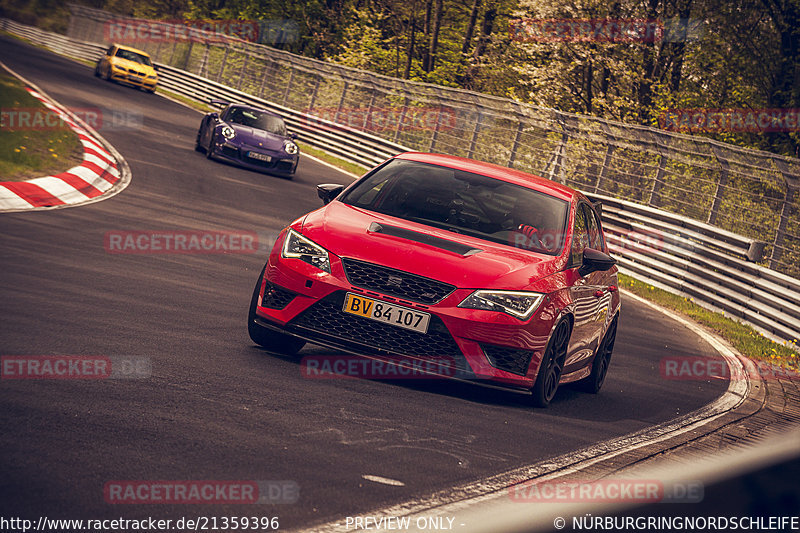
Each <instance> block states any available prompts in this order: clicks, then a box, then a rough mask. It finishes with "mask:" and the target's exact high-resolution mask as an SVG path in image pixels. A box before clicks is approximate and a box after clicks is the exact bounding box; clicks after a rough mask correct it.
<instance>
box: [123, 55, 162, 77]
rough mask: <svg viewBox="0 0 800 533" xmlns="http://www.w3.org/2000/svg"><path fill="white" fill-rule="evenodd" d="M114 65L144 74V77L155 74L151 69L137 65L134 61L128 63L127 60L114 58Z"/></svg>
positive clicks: (141, 64)
mask: <svg viewBox="0 0 800 533" xmlns="http://www.w3.org/2000/svg"><path fill="white" fill-rule="evenodd" d="M114 64H116V65H117V66H119V67H122V68H127V69H130V70H135V71H137V72H144V74H145V75H146V76H152V75H153V74H155V73H156V71H155V69H154V68H153V67H149V66H147V65H145V64H143V63H137V62H136V61H130V60H128V59H123V58H121V57H117V58H114Z"/></svg>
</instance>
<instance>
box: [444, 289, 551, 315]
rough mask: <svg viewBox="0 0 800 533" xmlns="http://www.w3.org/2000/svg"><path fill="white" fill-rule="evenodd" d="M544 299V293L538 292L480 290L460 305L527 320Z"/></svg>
mask: <svg viewBox="0 0 800 533" xmlns="http://www.w3.org/2000/svg"><path fill="white" fill-rule="evenodd" d="M542 299H544V294H539V293H538V292H522V291H487V290H479V291H475V292H473V293H472V294H470V295H469V296H467V297H466V298H465V299H464V301H463V302H461V303H460V304H458V306H459V307H463V308H467V309H486V310H488V311H499V312H500V313H505V314H507V315H511V316H513V317H515V318H519V319H520V320H527V319H529V318H530V317H531V315H532V314H533V312H534V311H536V308H537V307H539V304H540V303H542Z"/></svg>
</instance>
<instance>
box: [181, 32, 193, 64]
mask: <svg viewBox="0 0 800 533" xmlns="http://www.w3.org/2000/svg"><path fill="white" fill-rule="evenodd" d="M192 48H194V39H189V48H188V49H187V50H186V60H185V61H184V62H183V70H186V71H188V70H189V60H190V59H191V58H192Z"/></svg>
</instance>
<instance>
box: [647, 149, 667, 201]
mask: <svg viewBox="0 0 800 533" xmlns="http://www.w3.org/2000/svg"><path fill="white" fill-rule="evenodd" d="M666 167H667V158H666V157H665V156H664V154H660V155H659V156H658V172H656V177H655V179H654V180H653V186H652V187H651V188H650V199H649V200H648V201H647V205H649V206H651V207H659V206H660V205H661V187H663V186H664V174H665V173H666V172H667V168H666Z"/></svg>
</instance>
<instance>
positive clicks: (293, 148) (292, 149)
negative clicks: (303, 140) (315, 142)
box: [283, 141, 297, 155]
mask: <svg viewBox="0 0 800 533" xmlns="http://www.w3.org/2000/svg"><path fill="white" fill-rule="evenodd" d="M283 149H284V150H286V153H287V154H289V155H294V154H296V153H297V145H296V144H295V143H293V142H292V141H283Z"/></svg>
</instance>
